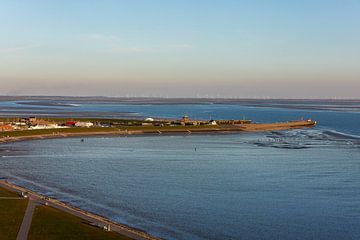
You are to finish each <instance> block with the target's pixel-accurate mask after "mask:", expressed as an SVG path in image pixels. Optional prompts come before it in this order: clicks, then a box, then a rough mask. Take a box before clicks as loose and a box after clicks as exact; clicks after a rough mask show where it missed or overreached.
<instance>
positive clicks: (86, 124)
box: [75, 122, 94, 127]
mask: <svg viewBox="0 0 360 240" xmlns="http://www.w3.org/2000/svg"><path fill="white" fill-rule="evenodd" d="M93 126H94V124H93V123H92V122H76V123H75V127H93Z"/></svg>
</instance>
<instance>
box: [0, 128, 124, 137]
mask: <svg viewBox="0 0 360 240" xmlns="http://www.w3.org/2000/svg"><path fill="white" fill-rule="evenodd" d="M116 130H117V128H112V127H109V128H102V127H91V128H81V127H74V128H58V129H38V130H23V131H12V132H0V137H5V136H9V137H23V136H36V135H46V134H53V133H91V132H111V131H116Z"/></svg>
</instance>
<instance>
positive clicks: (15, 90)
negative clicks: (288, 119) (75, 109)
mask: <svg viewBox="0 0 360 240" xmlns="http://www.w3.org/2000/svg"><path fill="white" fill-rule="evenodd" d="M0 29H1V31H0V83H1V85H0V95H64V96H65V95H70V96H127V97H230V98H360V0H302V1H288V0H262V1H261V0H251V1H249V0H248V1H242V0H101V1H100V0H61V1H56V0H0Z"/></svg>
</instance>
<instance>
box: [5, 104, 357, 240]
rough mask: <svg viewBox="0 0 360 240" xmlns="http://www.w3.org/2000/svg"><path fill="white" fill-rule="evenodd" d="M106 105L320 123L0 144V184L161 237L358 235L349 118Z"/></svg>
mask: <svg viewBox="0 0 360 240" xmlns="http://www.w3.org/2000/svg"><path fill="white" fill-rule="evenodd" d="M90 106H91V105H90ZM90 106H89V107H90ZM91 107H92V108H93V109H94V111H99V109H98V107H99V106H91ZM108 107H109V108H110V106H108ZM111 108H114V106H111ZM115 108H116V109H119V108H121V110H125V109H133V111H134V112H136V113H137V114H138V115H139V116H162V117H165V116H164V115H167V116H168V117H175V115H176V114H178V113H179V112H187V113H189V114H191V115H194V116H196V117H203V118H208V117H209V115H216V116H217V118H238V117H239V116H242V115H243V114H246V116H249V118H252V119H255V120H256V121H259V122H262V121H263V122H266V121H273V120H291V119H294V118H298V117H299V116H304V117H306V118H313V119H316V120H317V121H318V122H320V125H319V126H318V127H316V128H314V129H309V130H294V131H282V132H273V133H251V134H224V135H187V136H184V135H177V136H145V137H119V138H86V139H85V142H84V143H82V142H81V141H80V139H76V138H75V139H56V140H36V141H29V142H18V143H11V144H5V145H1V146H0V156H2V157H1V158H0V166H1V167H0V176H1V177H8V178H10V179H11V180H12V181H14V182H16V183H18V184H21V185H25V186H27V187H30V188H32V189H33V190H37V191H40V192H42V193H44V194H48V195H50V196H53V197H56V198H59V199H60V200H63V201H66V202H69V203H71V204H73V205H76V206H79V207H81V208H84V209H87V210H89V211H92V212H95V213H99V214H102V215H105V216H107V217H109V218H111V219H114V220H116V221H120V222H124V223H127V224H129V225H131V226H135V227H138V228H141V229H144V230H146V231H148V232H149V233H152V234H154V235H156V236H160V237H163V238H166V239H360V227H359V223H360V188H359V186H360V137H359V136H360V129H359V124H360V114H359V113H358V112H347V111H344V112H341V111H313V110H311V111H310V110H297V109H277V108H257V107H244V106H233V105H216V104H215V105H203V104H200V105H175V106H169V105H160V106H145V105H140V106H135V107H134V106H127V105H122V106H117V107H116V106H115ZM184 108H186V109H184ZM166 110H169V111H166ZM215 118H216V117H215ZM195 148H196V151H195Z"/></svg>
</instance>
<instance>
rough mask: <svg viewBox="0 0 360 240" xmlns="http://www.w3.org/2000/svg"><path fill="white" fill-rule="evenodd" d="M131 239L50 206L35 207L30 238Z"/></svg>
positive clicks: (49, 239)
mask: <svg viewBox="0 0 360 240" xmlns="http://www.w3.org/2000/svg"><path fill="white" fill-rule="evenodd" d="M63 239H69V240H70V239H74V240H130V238H128V237H125V236H121V235H120V234H117V233H115V232H105V231H103V230H101V229H99V228H97V227H95V226H92V225H90V222H88V221H85V220H83V219H81V218H78V217H76V216H73V215H71V214H68V213H65V212H61V211H59V210H57V209H55V208H52V207H48V206H38V207H37V208H36V209H35V213H34V216H33V220H32V223H31V228H30V232H29V236H28V240H63Z"/></svg>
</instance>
